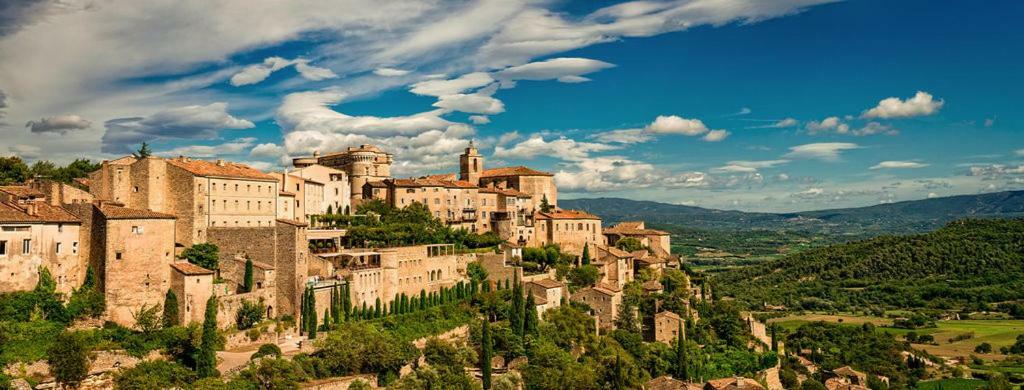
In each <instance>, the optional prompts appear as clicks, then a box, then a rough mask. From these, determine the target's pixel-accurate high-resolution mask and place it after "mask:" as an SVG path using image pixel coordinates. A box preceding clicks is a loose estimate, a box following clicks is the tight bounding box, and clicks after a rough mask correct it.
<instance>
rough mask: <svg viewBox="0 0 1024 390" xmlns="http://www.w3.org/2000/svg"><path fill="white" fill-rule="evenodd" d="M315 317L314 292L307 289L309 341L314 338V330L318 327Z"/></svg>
mask: <svg viewBox="0 0 1024 390" xmlns="http://www.w3.org/2000/svg"><path fill="white" fill-rule="evenodd" d="M316 317H317V315H316V292H315V291H313V289H309V339H310V340H313V339H315V338H316V328H317V327H318V326H320V324H319V321H317V318H316Z"/></svg>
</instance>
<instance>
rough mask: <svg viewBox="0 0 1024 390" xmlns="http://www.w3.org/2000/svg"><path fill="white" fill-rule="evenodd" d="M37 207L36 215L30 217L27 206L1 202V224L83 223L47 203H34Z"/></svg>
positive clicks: (61, 209)
mask: <svg viewBox="0 0 1024 390" xmlns="http://www.w3.org/2000/svg"><path fill="white" fill-rule="evenodd" d="M33 205H34V206H35V207H36V214H35V215H29V213H28V211H27V208H26V206H27V205H23V204H22V205H13V204H7V203H3V202H0V222H28V223H46V222H50V223H60V222H68V223H77V222H81V221H79V219H78V218H77V217H75V216H74V215H73V214H71V213H69V212H68V211H67V210H64V209H63V208H61V207H58V206H51V205H49V204H47V203H46V202H33Z"/></svg>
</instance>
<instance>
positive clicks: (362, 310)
mask: <svg viewBox="0 0 1024 390" xmlns="http://www.w3.org/2000/svg"><path fill="white" fill-rule="evenodd" d="M368 314H369V311H367V310H366V301H363V306H362V308H360V309H359V319H363V320H366V319H369V318H370V316H369V315H368Z"/></svg>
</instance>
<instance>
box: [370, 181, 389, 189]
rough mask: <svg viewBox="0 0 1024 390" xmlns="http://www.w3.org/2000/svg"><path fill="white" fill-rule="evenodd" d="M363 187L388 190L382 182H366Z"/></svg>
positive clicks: (386, 184) (386, 185)
mask: <svg viewBox="0 0 1024 390" xmlns="http://www.w3.org/2000/svg"><path fill="white" fill-rule="evenodd" d="M364 185H367V186H370V187H371V188H388V183H385V182H383V181H370V182H366V184H364Z"/></svg>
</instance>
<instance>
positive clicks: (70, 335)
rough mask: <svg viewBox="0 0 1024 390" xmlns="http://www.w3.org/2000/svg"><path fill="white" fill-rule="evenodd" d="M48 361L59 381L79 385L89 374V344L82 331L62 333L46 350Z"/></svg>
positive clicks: (72, 385) (64, 383)
mask: <svg viewBox="0 0 1024 390" xmlns="http://www.w3.org/2000/svg"><path fill="white" fill-rule="evenodd" d="M46 362H47V363H48V364H49V365H50V373H51V374H52V375H53V377H54V379H56V381H57V383H60V384H62V385H69V386H71V387H77V386H78V384H79V383H81V382H82V380H83V379H85V377H86V375H88V374H89V346H88V344H87V343H86V340H85V338H84V337H83V336H82V334H80V333H77V332H64V333H61V334H60V336H58V337H57V340H56V341H55V342H54V343H53V346H51V347H50V349H49V350H48V351H47V352H46Z"/></svg>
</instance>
